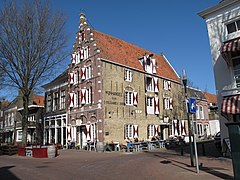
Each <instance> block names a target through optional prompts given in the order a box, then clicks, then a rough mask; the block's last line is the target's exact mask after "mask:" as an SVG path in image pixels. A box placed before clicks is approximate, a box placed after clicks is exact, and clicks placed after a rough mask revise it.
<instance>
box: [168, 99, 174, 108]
mask: <svg viewBox="0 0 240 180" xmlns="http://www.w3.org/2000/svg"><path fill="white" fill-rule="evenodd" d="M169 109H171V110H172V109H173V99H172V98H170V99H169Z"/></svg>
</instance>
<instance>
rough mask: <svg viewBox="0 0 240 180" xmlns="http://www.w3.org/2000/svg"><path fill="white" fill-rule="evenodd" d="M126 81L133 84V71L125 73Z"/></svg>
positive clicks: (126, 70)
mask: <svg viewBox="0 0 240 180" xmlns="http://www.w3.org/2000/svg"><path fill="white" fill-rule="evenodd" d="M124 80H125V81H128V82H132V71H130V70H128V69H125V71H124Z"/></svg>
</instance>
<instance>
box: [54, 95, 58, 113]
mask: <svg viewBox="0 0 240 180" xmlns="http://www.w3.org/2000/svg"><path fill="white" fill-rule="evenodd" d="M53 110H54V111H56V110H58V93H57V92H56V93H54V94H53Z"/></svg>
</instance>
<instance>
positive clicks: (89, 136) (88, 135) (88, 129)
mask: <svg viewBox="0 0 240 180" xmlns="http://www.w3.org/2000/svg"><path fill="white" fill-rule="evenodd" d="M86 131H87V133H86V136H87V141H90V140H91V126H90V125H89V124H87V125H86Z"/></svg>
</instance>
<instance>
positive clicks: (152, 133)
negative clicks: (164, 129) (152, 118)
mask: <svg viewBox="0 0 240 180" xmlns="http://www.w3.org/2000/svg"><path fill="white" fill-rule="evenodd" d="M153 136H155V125H153V124H151V125H149V126H148V138H152V137H153Z"/></svg>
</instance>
